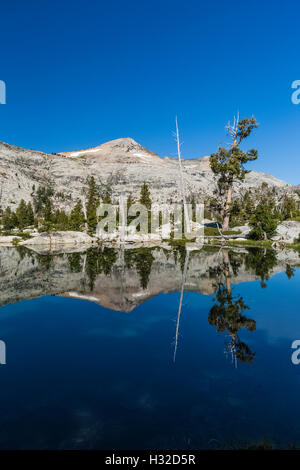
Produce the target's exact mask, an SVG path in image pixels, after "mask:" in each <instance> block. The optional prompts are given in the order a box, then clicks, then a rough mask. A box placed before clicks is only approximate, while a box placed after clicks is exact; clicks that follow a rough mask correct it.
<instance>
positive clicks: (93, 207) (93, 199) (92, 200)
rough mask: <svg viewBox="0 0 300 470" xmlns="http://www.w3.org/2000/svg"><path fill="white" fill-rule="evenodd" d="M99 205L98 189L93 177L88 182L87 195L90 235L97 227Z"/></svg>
mask: <svg viewBox="0 0 300 470" xmlns="http://www.w3.org/2000/svg"><path fill="white" fill-rule="evenodd" d="M97 205H98V192H97V188H96V183H95V178H94V177H93V176H91V177H90V178H89V181H88V193H87V205H86V212H87V224H88V233H89V234H93V233H94V232H95V230H96V227H97V223H98V221H97Z"/></svg>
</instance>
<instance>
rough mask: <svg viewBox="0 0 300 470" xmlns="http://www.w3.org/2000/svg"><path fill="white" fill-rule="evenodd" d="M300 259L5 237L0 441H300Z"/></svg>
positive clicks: (113, 445) (197, 444)
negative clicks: (75, 245)
mask: <svg viewBox="0 0 300 470" xmlns="http://www.w3.org/2000/svg"><path fill="white" fill-rule="evenodd" d="M299 264H300V263H299V255H298V253H297V252H295V251H278V252H275V251H272V250H265V249H263V250H262V249H257V248H255V249H250V248H249V249H241V248H240V249H236V248H234V249H226V248H219V247H211V246H205V247H204V248H203V249H202V250H201V251H186V249H185V247H184V246H181V245H177V246H175V245H174V246H170V245H166V246H164V248H162V247H160V248H158V247H157V248H151V249H150V248H139V249H137V248H133V247H127V246H123V247H122V248H120V249H118V250H116V249H114V248H111V247H108V246H106V247H102V248H99V249H96V248H91V249H88V250H86V251H84V252H80V250H78V251H77V252H74V251H73V252H64V253H60V252H56V253H51V254H50V253H47V252H42V251H41V252H39V253H38V252H33V251H29V250H28V249H25V248H22V247H16V248H6V247H0V306H1V308H0V339H1V340H3V341H4V342H5V344H6V345H7V364H6V365H1V366H0V379H1V387H0V402H1V410H0V424H1V426H0V449H11V448H17V449H29V448H33V449H69V448H70V449H132V448H140V449H143V448H148V449H197V448H201V449H207V448H216V447H217V448H228V447H230V446H232V445H233V446H239V445H243V443H244V444H245V445H247V444H248V443H253V442H254V443H255V442H257V441H258V440H264V439H265V438H270V439H271V440H272V442H273V441H274V443H275V445H276V446H279V447H283V448H287V447H288V445H290V444H295V445H296V444H297V445H299V444H300V427H299V422H300V409H299V406H298V402H299V371H300V367H299V366H298V367H296V366H295V365H294V364H293V363H292V361H291V354H292V351H293V350H292V349H291V344H292V342H293V341H294V340H295V339H298V338H299V331H300V317H299V302H298V297H299V287H298V285H299V279H300V273H299V269H296V266H298V267H299ZM232 443H233V444H232Z"/></svg>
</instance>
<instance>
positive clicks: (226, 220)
mask: <svg viewBox="0 0 300 470" xmlns="http://www.w3.org/2000/svg"><path fill="white" fill-rule="evenodd" d="M231 200H232V183H230V185H229V187H228V190H227V195H226V203H225V208H224V220H223V225H222V230H223V232H226V231H227V230H229V220H230V208H231Z"/></svg>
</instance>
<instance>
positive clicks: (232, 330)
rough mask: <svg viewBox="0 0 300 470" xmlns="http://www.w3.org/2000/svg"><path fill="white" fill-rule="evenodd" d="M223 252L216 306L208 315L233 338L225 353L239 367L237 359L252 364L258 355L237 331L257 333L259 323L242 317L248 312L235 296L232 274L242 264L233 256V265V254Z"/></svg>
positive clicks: (222, 330) (215, 324)
mask: <svg viewBox="0 0 300 470" xmlns="http://www.w3.org/2000/svg"><path fill="white" fill-rule="evenodd" d="M221 251H222V256H223V261H222V263H220V266H219V267H218V269H217V272H216V280H217V282H216V289H217V291H216V297H215V301H216V303H215V304H214V305H213V307H212V308H211V310H210V312H209V316H208V322H209V324H210V325H212V326H215V327H216V329H217V332H218V333H224V332H226V333H227V334H228V336H230V338H231V340H230V342H229V344H228V345H227V347H226V349H225V352H226V353H230V354H231V355H232V359H233V362H234V364H235V366H237V360H240V361H242V362H252V361H253V359H254V357H255V353H254V352H252V351H251V349H250V348H249V346H248V345H247V344H246V343H245V342H243V341H241V339H240V337H239V335H238V332H239V330H240V329H241V328H246V330H248V331H254V330H255V329H256V322H255V320H252V319H249V318H247V317H246V316H245V315H243V312H244V311H245V310H249V307H248V306H247V305H246V304H245V302H244V300H243V298H242V297H241V296H237V297H234V296H233V295H232V289H231V271H232V272H233V273H234V274H236V273H237V270H238V267H239V264H240V263H239V261H238V259H237V258H236V257H235V256H234V257H233V263H232V265H231V263H230V253H229V252H228V251H227V250H224V249H222V250H221ZM231 255H232V254H231Z"/></svg>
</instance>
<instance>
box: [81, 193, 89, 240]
mask: <svg viewBox="0 0 300 470" xmlns="http://www.w3.org/2000/svg"><path fill="white" fill-rule="evenodd" d="M82 211H83V215H84V231H85V233H87V231H88V223H87V212H86V202H85V196H83V197H82Z"/></svg>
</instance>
